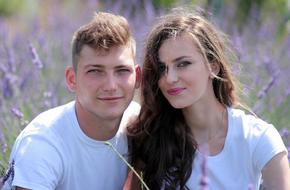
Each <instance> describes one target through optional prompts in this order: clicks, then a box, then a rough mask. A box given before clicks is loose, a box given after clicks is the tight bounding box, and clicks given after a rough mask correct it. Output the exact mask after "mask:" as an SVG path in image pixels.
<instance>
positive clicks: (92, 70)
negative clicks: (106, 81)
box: [88, 69, 103, 73]
mask: <svg viewBox="0 0 290 190" xmlns="http://www.w3.org/2000/svg"><path fill="white" fill-rule="evenodd" d="M88 73H103V71H102V70H99V69H90V70H88Z"/></svg>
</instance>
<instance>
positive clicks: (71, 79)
mask: <svg viewBox="0 0 290 190" xmlns="http://www.w3.org/2000/svg"><path fill="white" fill-rule="evenodd" d="M65 79H66V84H67V87H68V89H69V90H70V91H71V92H75V90H76V72H75V70H74V69H73V67H71V66H69V67H67V68H66V69H65Z"/></svg>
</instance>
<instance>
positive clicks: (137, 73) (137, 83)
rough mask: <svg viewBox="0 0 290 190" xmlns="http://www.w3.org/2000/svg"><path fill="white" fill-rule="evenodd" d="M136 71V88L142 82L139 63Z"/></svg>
mask: <svg viewBox="0 0 290 190" xmlns="http://www.w3.org/2000/svg"><path fill="white" fill-rule="evenodd" d="M135 72H136V84H135V88H136V89H137V88H139V87H140V84H141V74H142V73H141V68H140V66H139V65H138V64H136V65H135Z"/></svg>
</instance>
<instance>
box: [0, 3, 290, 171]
mask: <svg viewBox="0 0 290 190" xmlns="http://www.w3.org/2000/svg"><path fill="white" fill-rule="evenodd" d="M2 2H8V1H5V0H4V1H3V0H0V7H1V6H4V5H3V3H2ZM10 2H11V3H13V2H15V1H10ZM156 2H157V1H151V0H144V1H142V0H124V1H114V0H107V1H97V0H86V1H77V0H71V1H68V0H63V1H61V0H50V1H48V0H42V1H37V0H27V1H21V3H20V4H19V5H18V6H16V5H15V4H14V6H15V7H17V10H14V11H13V12H4V11H2V12H1V10H2V9H1V8H0V14H1V15H0V176H2V175H3V174H4V172H5V170H6V167H7V163H8V159H9V154H10V150H11V146H12V145H13V142H14V140H15V138H16V136H17V135H18V134H19V132H20V131H21V130H22V129H23V127H25V125H26V124H27V123H28V122H29V121H31V120H32V119H33V118H34V117H35V116H36V115H37V114H38V113H40V112H42V111H44V110H46V109H48V108H51V107H54V106H57V105H60V104H63V103H65V102H67V101H69V100H72V99H73V98H74V97H73V94H71V93H70V92H69V91H68V90H67V87H66V85H65V81H64V69H65V67H66V66H67V65H69V64H71V49H70V41H71V38H72V35H73V32H74V31H75V30H76V29H77V28H78V27H79V26H81V25H82V24H84V23H85V22H87V21H88V20H89V19H90V18H91V17H92V15H93V12H94V11H109V12H113V13H119V14H121V15H123V16H125V17H126V18H127V19H128V20H129V22H130V24H131V26H132V31H133V33H134V35H135V37H136V39H137V44H138V45H137V61H138V62H139V63H140V64H141V58H142V47H143V44H144V39H145V36H146V34H147V32H148V30H149V28H150V26H151V24H152V23H153V21H154V18H155V17H156V16H159V15H162V14H163V13H165V12H166V10H168V8H169V6H177V5H178V4H175V3H174V2H173V1H158V2H159V4H158V3H156ZM162 2H167V3H162ZM182 2H183V4H185V5H187V6H189V5H190V3H189V2H190V1H182ZM191 2H195V4H194V5H199V6H200V7H202V8H204V9H207V10H210V11H211V12H212V18H213V20H214V22H215V23H216V24H217V25H218V26H219V27H220V28H221V30H223V31H224V32H225V33H227V34H228V35H229V38H230V39H231V40H232V41H233V43H234V47H235V51H236V52H237V56H238V62H236V63H233V68H234V71H235V74H236V76H237V77H238V78H239V79H240V80H241V83H242V84H241V95H242V97H243V98H242V99H243V101H244V102H245V103H246V104H247V105H248V106H249V107H250V108H251V109H252V110H253V111H254V112H255V113H256V114H257V115H258V116H259V117H261V118H263V119H264V120H266V121H268V122H270V123H273V124H274V125H275V126H276V128H277V129H278V130H279V131H280V132H281V135H282V136H283V138H284V142H285V144H286V145H287V146H288V150H289V151H290V132H289V130H290V82H289V81H290V14H289V13H290V4H289V1H277V2H280V4H278V3H277V5H276V4H275V3H272V4H271V3H268V4H265V5H263V6H260V7H259V6H255V5H252V6H251V7H250V8H249V9H247V10H248V12H246V13H244V15H243V14H242V13H243V12H241V11H239V9H240V6H239V4H238V3H237V2H240V1H238V0H237V1H233V2H232V1H230V2H228V1H205V0H200V1H191ZM212 2H219V3H212ZM221 2H224V3H221ZM225 2H227V3H225ZM257 2H258V1H257ZM267 2H268V1H267ZM269 2H270V1H269ZM275 2H276V1H275ZM281 2H282V3H283V2H284V3H285V5H284V4H282V3H281ZM287 2H288V5H287ZM179 4H180V3H179ZM238 13H239V14H242V15H238Z"/></svg>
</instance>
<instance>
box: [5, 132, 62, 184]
mask: <svg viewBox="0 0 290 190" xmlns="http://www.w3.org/2000/svg"><path fill="white" fill-rule="evenodd" d="M48 136H49V135H48ZM10 163H11V165H10V169H9V170H10V174H12V175H10V176H7V178H10V180H7V182H8V183H9V181H10V183H11V184H10V186H11V187H13V188H14V187H15V186H19V187H24V188H28V189H37V190H54V189H55V188H56V186H57V184H58V183H59V182H60V180H61V176H62V171H63V166H62V159H61V156H60V154H59V151H58V150H57V147H56V146H55V144H54V143H53V142H51V140H49V138H46V137H42V136H37V135H30V136H26V137H24V138H22V139H21V140H18V141H16V143H15V145H14V147H13V150H12V152H11V156H10ZM5 185H6V186H7V184H5Z"/></svg>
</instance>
